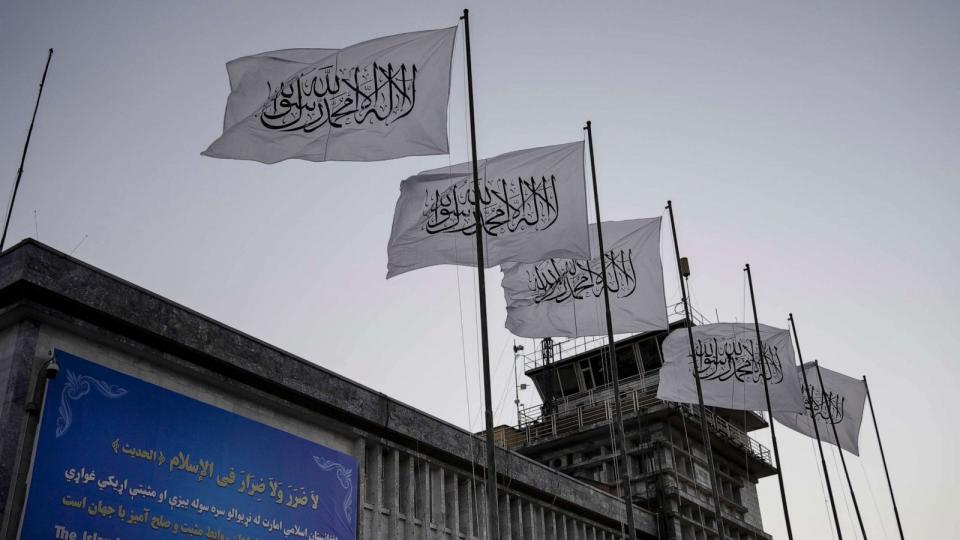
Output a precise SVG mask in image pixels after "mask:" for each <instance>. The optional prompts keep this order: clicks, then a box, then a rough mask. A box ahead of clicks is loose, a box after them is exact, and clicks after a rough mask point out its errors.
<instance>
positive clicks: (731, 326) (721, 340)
mask: <svg viewBox="0 0 960 540" xmlns="http://www.w3.org/2000/svg"><path fill="white" fill-rule="evenodd" d="M759 327H760V337H761V341H762V343H763V347H762V350H763V354H760V350H761V347H758V346H757V334H756V328H755V326H754V325H752V324H744V323H716V324H704V325H700V326H695V327H693V343H694V349H693V355H692V357H691V352H690V344H689V340H688V337H687V330H686V329H679V330H674V331H673V332H671V333H670V335H669V336H667V339H665V340H664V341H663V345H662V347H661V349H662V351H663V366H662V367H661V368H660V384H659V387H658V388H657V397H658V398H660V399H662V400H665V401H677V402H681V403H697V402H698V399H697V388H696V379H695V378H694V370H695V369H696V370H697V372H698V373H699V375H700V382H701V386H702V388H703V403H704V404H705V405H710V406H712V407H724V408H727V409H735V410H746V411H765V410H767V400H766V396H765V394H764V377H763V374H764V371H766V382H767V387H768V388H769V390H770V406H771V407H772V408H773V410H774V411H789V412H798V411H802V410H803V399H802V398H801V395H800V385H799V384H798V383H797V381H796V378H795V377H785V376H784V373H792V372H793V370H794V368H795V367H796V361H795V360H794V357H793V347H792V345H791V344H790V332H788V331H787V330H783V329H780V328H774V327H772V326H767V325H765V324H761V325H759Z"/></svg>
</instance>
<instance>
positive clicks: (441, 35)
mask: <svg viewBox="0 0 960 540" xmlns="http://www.w3.org/2000/svg"><path fill="white" fill-rule="evenodd" d="M455 35H456V27H453V28H444V29H441V30H428V31H423V32H411V33H408V34H398V35H395V36H387V37H382V38H377V39H372V40H369V41H365V42H363V43H358V44H356V45H352V46H350V47H347V48H344V49H285V50H280V51H273V52H267V53H261V54H256V55H252V56H245V57H243V58H238V59H236V60H233V61H231V62H229V63H228V64H227V72H228V74H229V76H230V89H231V92H230V96H229V97H228V98H227V107H226V113H225V114H224V122H223V133H222V135H221V136H220V137H219V138H218V139H217V140H215V141H214V142H213V143H212V144H211V145H210V147H209V148H207V150H206V151H204V152H203V154H204V155H206V156H210V157H218V158H228V159H250V160H255V161H260V162H263V163H276V162H278V161H282V160H285V159H305V160H310V161H328V160H338V161H375V160H382V159H392V158H397V157H402V156H412V155H428V154H443V153H446V152H447V151H448V141H447V102H448V98H449V94H450V66H451V65H452V54H453V43H454V37H455Z"/></svg>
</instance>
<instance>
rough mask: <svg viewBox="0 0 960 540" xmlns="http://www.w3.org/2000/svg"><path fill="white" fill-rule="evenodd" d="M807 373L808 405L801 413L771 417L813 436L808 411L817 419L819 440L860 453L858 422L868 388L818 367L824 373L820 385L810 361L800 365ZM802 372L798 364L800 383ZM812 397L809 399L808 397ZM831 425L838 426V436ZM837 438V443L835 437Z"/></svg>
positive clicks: (814, 435) (800, 382) (844, 376)
mask: <svg viewBox="0 0 960 540" xmlns="http://www.w3.org/2000/svg"><path fill="white" fill-rule="evenodd" d="M803 369H805V370H806V372H807V385H808V386H807V389H808V390H809V391H810V396H809V397H808V396H807V393H806V392H804V394H803V399H804V403H805V404H806V406H807V410H806V412H803V413H774V415H773V418H774V420H776V421H777V422H780V423H781V424H783V425H785V426H787V427H788V428H790V429H792V430H794V431H797V432H800V433H803V434H804V435H806V436H808V437H810V438H814V437H816V431H814V429H813V420H811V419H810V411H811V410H812V411H813V415H814V417H815V418H816V419H817V427H818V428H819V430H820V440H822V441H824V442H828V443H830V444H833V445H836V446H839V447H840V448H843V449H844V450H846V451H847V452H850V453H851V454H854V455H856V456H859V455H860V442H859V441H860V424H861V422H863V407H864V403H865V401H866V399H867V387H866V386H865V385H864V384H863V381H862V380H859V379H854V378H853V377H848V376H846V375H844V374H842V373H837V372H836V371H830V370H829V369H826V368H824V367H823V366H821V367H820V373H822V374H823V387H821V386H820V379H818V378H817V367H816V365H815V364H813V363H807V364H804V365H803ZM802 377H803V375H802V374H801V373H800V368H799V367H797V378H798V383H799V384H803V378H802ZM810 398H812V400H811V399H810ZM831 418H832V419H833V425H834V426H836V428H837V437H834V434H833V427H831V425H830V420H831ZM838 438H839V444H838V441H837V439H838Z"/></svg>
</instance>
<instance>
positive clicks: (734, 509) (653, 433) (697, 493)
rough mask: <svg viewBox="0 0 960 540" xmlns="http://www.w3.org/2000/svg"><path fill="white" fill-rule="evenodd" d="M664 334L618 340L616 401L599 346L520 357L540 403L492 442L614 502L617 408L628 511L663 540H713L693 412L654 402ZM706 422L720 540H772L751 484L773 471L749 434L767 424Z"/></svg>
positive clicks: (735, 419)
mask: <svg viewBox="0 0 960 540" xmlns="http://www.w3.org/2000/svg"><path fill="white" fill-rule="evenodd" d="M697 318H698V317H695V320H696V319H697ZM701 320H702V319H701ZM682 327H683V323H682V322H674V323H671V329H677V328H682ZM666 336H667V332H666V331H661V332H651V333H645V334H638V335H634V336H630V337H627V338H625V339H621V340H619V341H617V342H616V347H617V355H616V356H617V362H618V371H619V376H620V391H621V394H620V396H618V398H615V397H614V395H613V389H612V381H611V380H610V378H609V375H608V374H609V372H610V371H612V370H610V369H609V367H608V366H609V359H608V358H607V356H608V354H606V351H607V348H606V347H605V345H606V343H607V340H606V339H605V338H587V339H577V340H565V341H559V342H555V341H553V340H549V339H548V340H543V341H542V342H541V343H540V344H539V346H538V347H537V350H535V351H533V352H530V353H528V354H526V355H524V356H523V357H522V361H523V365H524V369H525V373H526V375H527V376H528V377H529V378H530V379H531V380H532V381H533V383H534V385H535V387H536V389H537V392H538V394H539V396H540V399H541V402H542V404H541V405H536V406H530V407H526V408H523V409H518V424H517V425H516V426H510V427H507V426H503V427H501V429H500V430H499V432H498V442H499V443H500V444H501V445H503V446H504V447H506V448H510V449H512V450H516V451H518V452H520V453H522V454H524V455H526V456H529V457H532V458H534V459H536V460H538V461H540V462H541V463H544V464H546V465H549V466H550V467H552V468H555V469H557V470H559V471H562V472H564V473H566V474H570V475H572V476H574V477H576V478H579V479H581V480H584V481H586V482H589V483H591V484H592V485H595V486H597V487H599V488H601V489H605V490H607V491H609V492H610V493H612V494H617V493H618V478H619V470H618V463H619V462H618V457H619V451H616V450H614V449H615V448H617V445H615V444H614V441H615V437H614V431H613V421H614V410H615V409H614V407H620V410H621V413H622V415H623V419H624V420H623V422H624V429H625V433H626V437H627V453H628V457H629V459H628V462H629V469H630V470H629V478H630V482H631V483H632V484H631V486H632V488H633V489H632V491H633V494H634V504H637V505H639V506H641V507H643V508H645V509H647V510H649V511H650V512H653V513H655V514H657V515H658V516H659V518H658V519H659V523H658V527H659V529H660V532H661V538H663V539H665V540H667V539H682V540H687V539H694V540H700V539H713V538H717V537H718V534H717V527H718V523H717V519H716V516H715V515H714V508H713V504H712V498H711V497H712V495H711V491H710V473H709V467H708V464H707V459H706V453H705V446H704V444H703V441H702V438H701V436H700V434H701V431H700V428H699V426H700V417H699V409H698V407H697V406H696V405H689V404H679V403H669V402H664V401H661V400H659V399H657V397H656V392H657V385H658V383H659V369H660V366H661V364H662V359H661V353H660V348H661V344H662V343H663V340H664V339H665V338H666ZM706 415H707V425H708V426H709V429H710V431H711V439H712V440H711V444H712V449H713V452H714V458H715V461H716V464H717V469H718V471H717V472H718V476H719V482H720V499H721V506H722V509H723V513H724V516H723V524H724V527H725V528H726V529H725V530H726V537H727V538H737V539H743V540H747V539H751V540H752V539H764V538H770V536H769V535H768V534H766V533H765V532H764V531H763V523H762V520H761V517H760V507H759V501H758V499H757V490H756V484H757V481H758V480H759V479H760V478H763V477H765V476H770V475H773V474H776V468H775V466H774V464H773V460H772V457H771V452H770V450H768V449H767V448H766V447H765V446H763V445H762V444H760V443H758V442H757V441H755V440H754V439H753V438H751V437H750V436H749V433H750V432H751V431H753V430H756V429H760V428H763V427H766V426H767V424H766V422H765V421H764V419H763V418H762V417H761V416H760V415H758V414H756V413H752V412H744V411H732V410H726V409H720V408H714V407H708V408H706Z"/></svg>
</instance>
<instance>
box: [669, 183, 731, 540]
mask: <svg viewBox="0 0 960 540" xmlns="http://www.w3.org/2000/svg"><path fill="white" fill-rule="evenodd" d="M667 210H668V211H669V212H670V231H671V232H672V233H673V251H674V253H676V255H677V275H678V276H679V277H680V295H681V297H682V300H683V319H684V322H685V323H686V326H687V338H689V340H690V359H691V360H692V361H693V378H694V380H695V381H696V382H697V405H698V406H699V411H700V434H701V437H702V438H703V446H704V448H705V449H706V451H707V463H708V464H709V465H710V484H711V485H710V488H711V490H712V491H713V511H714V513H715V514H716V516H717V531H718V533H719V535H720V540H725V538H726V533H724V529H723V514H722V513H721V510H720V487H719V484H718V483H717V467H716V465H715V464H714V462H713V445H712V444H711V442H710V431H709V430H708V429H707V413H706V408H705V407H704V406H703V386H702V385H701V384H700V370H699V368H698V366H697V362H696V356H695V355H694V352H693V350H694V346H693V324H692V323H691V322H690V308H689V306H688V305H687V286H686V284H685V283H684V280H683V271H682V270H681V265H680V243H679V242H678V241H677V223H676V220H675V219H674V217H673V203H672V202H671V201H667ZM681 414H682V413H681ZM692 455H693V454H692V453H691V456H692Z"/></svg>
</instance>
